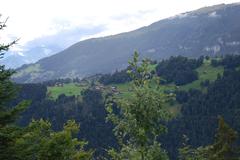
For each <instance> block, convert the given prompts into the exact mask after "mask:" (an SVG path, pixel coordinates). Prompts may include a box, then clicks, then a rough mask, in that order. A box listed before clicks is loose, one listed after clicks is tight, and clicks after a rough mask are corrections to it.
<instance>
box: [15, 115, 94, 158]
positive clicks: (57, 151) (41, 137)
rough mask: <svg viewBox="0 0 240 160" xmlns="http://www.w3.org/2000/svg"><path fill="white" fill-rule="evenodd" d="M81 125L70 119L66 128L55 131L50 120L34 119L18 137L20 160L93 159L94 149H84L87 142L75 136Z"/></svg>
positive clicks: (18, 155)
mask: <svg viewBox="0 0 240 160" xmlns="http://www.w3.org/2000/svg"><path fill="white" fill-rule="evenodd" d="M78 130H79V125H77V124H76V123H75V121H68V122H67V123H66V124H65V125H64V129H63V130H62V131H59V132H54V131H53V130H52V129H51V124H50V123H49V122H48V121H44V120H42V119H41V120H39V121H35V120H33V121H32V122H31V123H30V124H29V126H27V127H26V128H25V129H24V130H23V133H22V135H21V136H20V137H19V138H17V139H16V143H15V145H14V148H15V150H16V157H15V158H16V159H19V160H21V159H22V160H32V159H37V160H52V159H56V160H79V159H81V160H84V159H86V160H87V159H91V156H92V151H84V149H83V148H84V146H85V145H86V144H87V143H86V142H84V141H79V140H78V139H77V138H74V136H76V134H77V133H78Z"/></svg>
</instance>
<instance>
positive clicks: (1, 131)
mask: <svg viewBox="0 0 240 160" xmlns="http://www.w3.org/2000/svg"><path fill="white" fill-rule="evenodd" d="M6 21H7V20H5V21H3V22H0V30H2V29H3V28H4V27H6ZM15 43H16V41H13V42H11V43H9V44H0V58H3V56H4V53H5V51H7V50H8V49H9V47H10V46H12V45H13V44H15ZM13 73H14V71H13V70H10V69H5V66H4V65H0V159H11V155H13V154H14V151H13V150H12V149H11V145H12V143H13V142H14V139H15V137H16V135H17V134H16V133H17V132H18V129H17V128H16V127H14V126H13V123H14V122H15V120H16V118H17V117H18V116H19V114H20V113H21V112H22V111H24V110H25V108H26V106H28V105H29V102H28V101H22V102H20V103H19V104H18V105H16V106H11V107H9V104H8V103H9V101H10V100H12V99H13V98H14V97H15V94H16V91H17V89H16V86H15V85H14V84H13V83H12V82H11V81H10V78H11V76H12V74H13Z"/></svg>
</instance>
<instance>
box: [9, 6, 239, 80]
mask: <svg viewBox="0 0 240 160" xmlns="http://www.w3.org/2000/svg"><path fill="white" fill-rule="evenodd" d="M239 15H240V3H235V4H228V5H225V4H221V5H216V6H212V7H205V8H201V9H199V10H195V11H192V12H186V13H182V14H180V15H177V16H174V17H170V18H168V19H164V20H161V21H158V22H156V23H153V24H151V25H149V26H147V27H142V28H140V29H137V30H134V31H131V32H126V33H121V34H118V35H113V36H107V37H102V38H94V39H88V40H84V41H80V42H78V43H76V44H74V45H72V46H70V47H69V48H67V49H65V50H63V51H61V52H60V53H58V54H55V55H53V56H50V57H47V58H43V59H41V60H39V61H38V62H37V63H34V64H30V65H24V66H22V67H21V68H19V69H18V70H17V71H18V73H17V74H15V76H14V77H13V79H14V80H15V81H16V82H20V83H27V82H41V81H46V80H50V79H56V78H66V77H70V78H71V77H80V78H82V77H85V76H89V75H93V74H96V73H109V72H113V71H115V70H116V69H122V68H124V67H126V66H127V62H128V59H129V58H130V57H131V56H132V54H133V52H134V50H137V51H139V52H140V55H141V56H142V57H148V58H151V59H157V60H159V59H165V58H168V57H170V56H174V55H183V56H187V57H199V56H201V55H210V56H215V55H223V54H239V53H240V21H239V20H238V19H239Z"/></svg>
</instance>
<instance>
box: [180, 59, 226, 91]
mask: <svg viewBox="0 0 240 160" xmlns="http://www.w3.org/2000/svg"><path fill="white" fill-rule="evenodd" d="M196 71H197V72H198V76H199V77H198V80H196V81H194V82H192V83H189V84H187V85H184V86H181V87H180V88H181V89H183V90H189V89H191V88H196V89H201V85H200V83H201V82H202V81H205V80H209V81H210V82H213V81H215V80H216V79H217V75H218V74H220V75H222V74H223V71H224V69H223V67H222V66H220V67H213V66H211V62H210V61H204V63H203V65H202V66H201V67H199V68H197V70H196Z"/></svg>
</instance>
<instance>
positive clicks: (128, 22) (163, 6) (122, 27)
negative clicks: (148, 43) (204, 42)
mask: <svg viewBox="0 0 240 160" xmlns="http://www.w3.org/2000/svg"><path fill="white" fill-rule="evenodd" d="M233 2H238V1H236V0H0V4H1V9H0V13H1V14H2V16H3V18H4V17H7V16H8V17H10V19H9V21H8V23H7V25H8V27H7V28H6V30H5V31H4V33H1V34H0V35H1V39H2V40H3V39H6V37H7V38H15V37H18V38H21V41H20V42H19V43H20V44H21V45H24V44H26V43H28V42H30V41H32V40H34V39H38V38H41V37H44V36H51V35H56V34H60V33H61V32H66V31H68V30H74V29H75V30H76V29H77V28H82V29H83V31H84V30H86V29H88V28H91V29H93V28H96V30H98V32H97V33H96V32H91V33H89V34H87V35H84V34H83V35H84V36H81V37H79V40H80V39H85V38H87V37H94V36H103V35H110V34H116V33H120V32H125V31H130V30H133V29H136V28H139V27H142V26H145V25H149V24H151V23H152V22H155V21H158V20H160V19H163V18H167V17H170V16H174V15H176V14H179V13H182V12H186V11H190V10H194V9H198V8H200V7H204V6H210V5H214V4H220V3H233ZM99 27H101V28H102V29H101V30H99V29H98V28H99Z"/></svg>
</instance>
